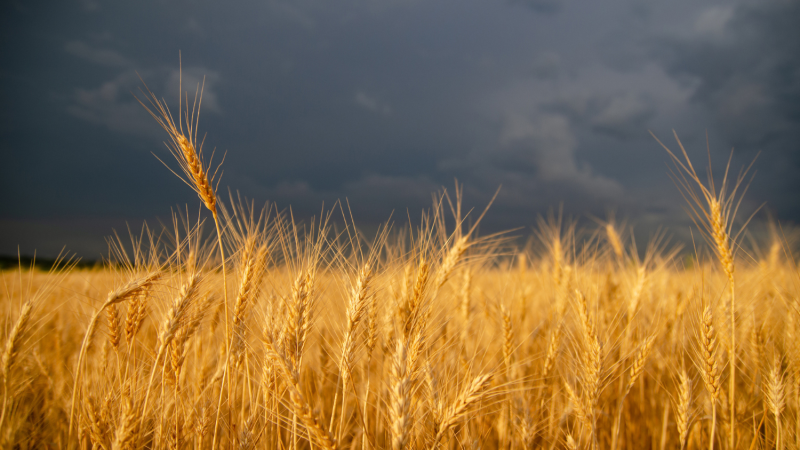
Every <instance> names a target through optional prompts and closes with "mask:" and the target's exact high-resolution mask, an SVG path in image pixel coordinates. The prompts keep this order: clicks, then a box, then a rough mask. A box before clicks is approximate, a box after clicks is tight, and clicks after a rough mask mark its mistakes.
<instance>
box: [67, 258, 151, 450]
mask: <svg viewBox="0 0 800 450" xmlns="http://www.w3.org/2000/svg"><path fill="white" fill-rule="evenodd" d="M160 277H161V272H159V271H153V272H149V273H147V274H145V275H144V276H141V277H139V278H136V279H133V280H131V281H129V282H128V283H126V284H124V285H123V286H121V287H119V288H117V289H114V290H113V291H111V292H109V293H108V297H107V298H106V301H105V303H103V305H102V306H101V307H100V308H99V309H98V310H97V311H96V312H95V313H94V315H93V316H92V319H91V320H90V321H89V326H88V327H87V328H86V334H85V335H84V336H83V342H82V343H81V351H80V353H79V354H78V362H77V365H76V368H75V383H74V385H73V387H72V406H70V412H69V436H68V441H69V440H71V439H72V425H73V419H74V415H75V402H76V400H77V398H78V383H79V382H80V379H81V368H82V363H83V358H84V357H85V356H86V351H87V349H88V348H89V343H90V342H91V341H92V337H94V332H95V330H96V328H97V320H98V319H99V318H100V314H102V313H103V311H105V309H106V308H108V307H109V306H112V305H116V304H117V303H120V302H122V301H124V300H125V299H127V298H128V297H130V296H133V295H136V294H138V293H140V292H142V291H144V290H145V289H147V287H148V286H150V285H151V284H153V282H155V281H156V280H157V279H158V278H160Z"/></svg>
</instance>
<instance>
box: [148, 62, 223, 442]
mask: <svg viewBox="0 0 800 450" xmlns="http://www.w3.org/2000/svg"><path fill="white" fill-rule="evenodd" d="M180 80H181V85H180V86H179V88H178V92H179V97H178V121H177V124H176V122H175V121H174V120H173V118H172V114H171V113H170V111H169V108H168V107H167V103H166V101H162V100H159V99H158V97H156V96H155V94H153V92H152V91H150V89H149V88H147V85H146V84H145V89H147V94H146V95H145V97H146V98H147V100H148V102H149V103H150V106H152V108H153V109H152V110H151V109H150V107H148V106H147V105H145V104H144V102H142V101H141V100H139V99H138V98H137V100H139V103H140V104H141V105H142V106H143V107H144V108H145V109H146V110H147V112H149V113H150V115H151V116H153V118H154V119H155V120H156V122H158V124H159V125H161V127H162V128H163V129H164V130H165V131H166V132H167V134H168V135H169V137H170V141H171V142H170V143H169V144H167V148H169V150H170V152H171V153H172V155H173V156H174V157H175V159H176V160H177V161H178V165H179V166H180V168H181V170H182V171H183V173H184V176H185V178H184V176H181V175H180V174H178V173H177V172H175V171H174V170H172V169H169V170H170V171H171V172H172V173H173V174H175V175H176V176H177V177H178V178H180V179H181V180H183V182H184V183H186V184H187V185H188V186H189V187H190V188H192V190H194V191H195V192H196V193H197V195H198V197H200V199H201V200H202V201H203V205H205V207H206V208H207V209H208V210H209V211H210V212H211V215H212V216H213V218H214V227H215V229H216V232H217V244H218V246H219V254H220V259H221V262H222V291H223V303H224V305H225V319H224V320H225V346H226V350H225V352H226V361H225V372H224V373H223V377H224V378H225V379H226V380H227V384H226V387H227V391H228V396H229V397H230V395H231V380H230V376H229V375H228V369H229V368H230V353H231V332H230V324H229V322H230V314H229V312H228V303H229V302H228V278H227V277H228V275H227V270H226V267H225V249H224V246H223V244H222V230H221V227H220V217H219V214H218V209H217V206H218V199H217V195H216V192H215V191H216V186H214V182H215V178H216V182H217V183H218V182H219V178H217V177H216V174H217V172H218V171H219V167H220V166H221V163H220V164H219V165H218V166H217V168H216V170H215V171H214V174H211V175H210V176H209V168H208V166H207V165H206V164H205V162H204V161H203V141H204V140H205V139H203V140H201V141H199V142H198V139H197V131H198V124H199V121H200V107H201V105H202V103H203V87H204V85H203V86H201V87H199V88H198V89H199V98H198V95H197V92H196V93H195V104H194V105H192V109H191V112H190V111H189V109H188V108H189V101H188V95H187V99H186V114H185V122H186V134H184V132H183V125H184V123H183V122H184V121H183V120H182V114H183V108H182V106H181V102H182V101H183V96H184V94H183V87H182V82H183V74H182V73H181V76H180ZM143 83H144V82H143ZM195 106H196V108H195ZM212 159H213V155H212ZM159 160H160V159H159ZM162 163H163V161H162ZM210 164H211V162H210V161H209V163H208V165H210ZM164 165H165V166H166V164H164ZM167 168H169V166H167ZM221 409H222V395H220V403H219V404H218V405H217V419H216V420H215V425H214V439H213V444H212V446H214V445H216V437H217V430H218V427H219V414H220V411H221ZM228 416H229V417H228V418H229V422H231V423H230V425H233V424H232V415H231V412H230V409H229V411H228Z"/></svg>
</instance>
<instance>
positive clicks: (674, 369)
mask: <svg viewBox="0 0 800 450" xmlns="http://www.w3.org/2000/svg"><path fill="white" fill-rule="evenodd" d="M145 99H146V100H144V102H145V103H143V104H146V105H148V110H150V111H151V113H152V114H153V116H154V117H155V118H156V119H157V120H158V122H159V123H160V124H161V125H162V126H163V127H164V128H165V129H166V130H167V132H168V133H169V137H170V144H169V146H170V147H171V149H172V151H173V154H174V156H175V157H176V158H177V160H178V162H179V165H180V167H181V169H182V171H183V173H184V175H185V181H186V182H187V184H189V185H190V186H191V187H192V188H193V189H194V190H195V191H196V192H197V194H198V195H199V197H200V199H201V201H202V203H203V205H204V206H205V208H206V209H207V210H208V212H209V213H210V214H211V217H210V219H211V221H209V223H204V221H203V218H202V217H203V214H199V213H197V212H195V213H194V214H192V213H189V212H184V213H182V214H177V215H175V217H174V223H173V225H172V226H171V227H168V228H167V229H165V230H163V231H161V230H159V231H157V232H152V231H150V230H148V229H147V228H145V229H144V230H143V231H142V232H141V233H133V234H132V236H131V237H130V238H126V239H122V240H119V239H115V240H113V241H111V244H112V245H111V246H110V248H111V250H110V255H109V263H108V264H107V265H106V267H105V268H104V269H94V270H86V269H81V270H78V269H75V268H72V267H71V266H70V264H69V263H68V262H62V264H61V265H60V267H57V268H56V269H54V270H53V271H51V272H49V273H44V272H40V271H36V270H25V269H24V268H23V269H20V270H16V271H7V272H2V273H0V277H1V278H2V285H3V288H4V289H3V290H2V294H1V295H2V300H1V301H0V308H1V309H0V317H2V321H3V324H4V329H3V333H4V334H3V341H4V344H3V347H2V351H3V356H2V360H1V361H0V364H1V365H2V369H1V370H2V376H3V378H2V381H3V386H2V388H3V393H2V395H3V397H2V413H0V440H1V442H2V445H3V446H4V448H24V449H26V448H31V449H32V448H53V449H56V448H58V449H62V448H72V449H74V448H81V449H90V448H92V449H100V448H102V449H141V448H159V449H160V448H170V449H181V448H183V449H203V448H238V449H254V448H264V449H299V448H307V449H334V448H353V449H373V448H378V449H390V448H391V449H394V450H400V449H404V448H407V449H423V448H428V449H440V448H441V449H445V448H447V449H459V448H468V449H479V448H499V449H512V448H514V449H517V448H520V449H521V448H525V449H533V448H537V449H538V448H542V449H554V448H555V449H584V448H588V449H607V448H609V449H640V448H658V449H664V448H680V449H684V448H691V449H706V448H709V449H712V450H713V449H714V448H718V449H734V448H741V449H751V448H776V449H783V448H795V449H797V448H800V339H798V334H799V333H800V292H799V290H800V276H799V274H798V268H797V265H796V263H795V262H794V259H793V256H792V255H791V252H790V251H789V246H788V245H787V244H786V241H785V239H783V237H782V234H781V233H780V232H779V231H776V232H774V233H773V240H772V242H771V243H768V244H767V245H766V246H764V248H758V247H752V248H751V247H748V248H747V249H745V248H743V247H742V239H741V236H742V235H740V234H738V229H733V223H734V217H735V215H736V208H737V206H738V203H737V202H738V201H739V198H740V197H741V187H742V182H743V178H742V177H740V178H737V179H736V180H734V181H732V180H730V179H729V177H728V175H727V173H726V174H725V176H724V180H722V183H721V185H720V183H719V180H717V183H716V184H715V182H714V180H713V178H712V179H710V180H709V181H705V179H704V178H703V179H701V178H700V177H699V176H698V175H697V173H696V172H695V169H694V167H693V166H692V164H691V162H690V159H689V157H688V155H687V153H686V152H685V151H683V147H682V146H680V142H679V141H678V144H679V147H680V149H681V150H682V151H681V152H674V153H673V152H671V151H669V150H668V151H669V153H668V155H671V157H672V158H673V161H674V162H675V172H674V175H675V179H676V181H677V184H678V186H679V188H681V189H682V190H683V193H684V194H685V195H686V197H687V199H688V200H689V201H690V211H691V212H693V213H694V214H695V217H694V219H695V220H696V223H697V224H698V226H699V227H700V228H701V231H703V232H704V235H705V237H706V238H707V242H708V244H710V245H709V246H708V247H707V250H706V249H705V248H706V247H703V246H702V245H701V244H700V242H698V244H697V245H698V248H697V250H696V254H697V255H699V258H695V259H693V260H692V261H693V262H692V263H688V264H686V263H682V262H681V263H679V259H678V258H677V256H676V255H677V254H678V250H677V249H673V248H672V247H670V246H669V245H668V244H667V242H666V240H665V239H664V238H663V236H656V237H655V238H654V239H653V240H652V242H651V243H650V244H649V245H648V246H647V250H646V251H645V252H643V253H642V254H643V255H644V256H643V257H641V256H640V252H638V251H637V248H636V245H635V243H634V242H633V241H632V239H630V237H629V235H630V230H628V229H626V228H625V227H624V226H620V225H619V224H616V223H614V222H613V221H611V222H608V223H603V224H602V225H601V226H600V227H599V228H598V229H597V230H594V231H592V230H590V231H589V232H578V231H576V229H575V226H574V224H573V223H570V222H568V221H562V220H561V217H560V216H559V215H551V216H549V217H548V218H547V219H542V220H540V223H539V224H538V227H537V236H538V239H537V240H536V241H535V242H532V243H530V245H528V246H527V247H524V248H519V247H514V246H513V245H512V243H513V241H511V240H509V239H507V237H506V235H502V234H501V235H493V236H481V235H479V234H478V229H477V224H478V223H480V219H481V217H482V216H481V215H480V214H476V212H474V211H471V212H467V211H462V210H461V192H460V189H459V187H458V186H456V189H455V191H454V192H453V193H452V194H447V193H444V192H443V193H441V194H439V195H438V196H436V197H435V199H434V202H433V206H432V208H431V209H430V210H429V211H427V212H426V213H425V214H424V215H423V219H422V220H421V222H420V223H417V224H410V225H407V226H405V227H398V226H394V227H393V226H392V225H391V224H389V223H387V224H386V225H385V226H384V227H382V228H381V229H380V230H379V231H378V232H377V233H376V234H375V235H374V236H365V235H363V234H361V233H359V232H358V231H357V229H356V227H355V224H354V223H353V220H352V218H351V216H350V213H349V209H348V208H347V207H341V206H339V205H337V206H336V207H334V208H333V209H331V210H330V211H323V212H322V213H321V215H320V217H318V218H316V219H315V220H312V221H310V222H309V221H307V222H305V223H299V222H298V221H296V220H295V219H294V218H293V217H292V215H291V213H290V212H289V211H284V212H279V211H277V210H276V209H275V208H274V207H273V206H271V205H267V206H265V207H264V208H261V207H260V206H259V207H257V206H255V205H254V204H253V203H251V202H248V201H245V200H241V199H239V198H238V197H236V198H234V197H232V196H231V197H230V198H229V199H228V200H226V201H224V202H223V199H222V198H221V197H220V196H219V195H218V194H219V193H218V192H217V187H216V181H215V176H214V173H215V172H213V171H212V170H211V168H210V167H209V164H210V163H209V164H207V163H206V162H205V161H204V158H203V152H202V141H200V142H198V139H197V123H198V122H197V113H198V112H199V103H200V100H199V99H198V101H197V102H196V103H195V105H194V106H193V107H192V108H191V109H189V108H188V107H187V106H186V105H188V101H186V99H183V101H182V103H181V105H180V106H179V109H178V111H179V113H178V117H177V120H173V117H172V116H171V113H170V111H169V109H167V106H166V103H164V102H163V101H159V100H158V99H157V98H156V97H155V96H153V95H152V94H150V93H149V91H148V94H147V96H146V97H145ZM184 102H185V103H184ZM184 128H185V129H186V131H184ZM745 172H746V171H745ZM212 221H213V223H211V222H212ZM209 232H211V234H209ZM698 240H699V238H698ZM703 255H710V256H709V257H705V256H703Z"/></svg>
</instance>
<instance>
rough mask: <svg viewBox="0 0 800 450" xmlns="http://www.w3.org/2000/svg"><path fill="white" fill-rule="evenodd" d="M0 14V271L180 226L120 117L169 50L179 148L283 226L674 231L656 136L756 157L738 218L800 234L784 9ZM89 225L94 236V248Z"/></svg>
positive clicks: (790, 7) (621, 6)
mask: <svg viewBox="0 0 800 450" xmlns="http://www.w3.org/2000/svg"><path fill="white" fill-rule="evenodd" d="M4 8H5V9H4V11H3V16H2V17H3V19H2V25H3V27H2V28H1V29H2V31H0V33H2V38H3V39H2V44H0V45H2V55H3V56H2V58H3V60H2V63H3V64H2V65H1V67H2V71H0V96H2V97H0V98H2V107H0V117H2V119H3V120H2V123H1V124H0V148H2V151H3V156H4V161H6V164H4V165H3V166H2V168H0V175H2V177H1V178H0V188H2V189H3V191H4V192H13V195H12V198H10V199H9V200H8V201H7V203H6V205H5V207H4V209H3V210H2V212H0V225H2V226H3V228H4V230H9V232H6V233H3V234H2V236H3V237H2V241H0V253H13V252H15V249H16V246H17V245H18V244H21V245H22V247H23V248H22V251H23V252H30V251H31V250H32V249H33V248H34V247H36V246H39V248H40V249H42V248H43V247H42V246H41V245H44V246H46V248H47V251H49V252H53V251H54V250H53V249H60V246H59V245H56V244H57V243H58V242H62V243H63V244H68V246H69V247H71V248H73V249H75V250H79V251H82V252H95V253H96V251H97V249H101V248H103V247H104V244H103V240H102V235H103V234H108V233H110V228H111V227H112V225H113V227H115V228H119V225H120V224H121V223H124V222H125V221H129V222H132V223H134V224H135V223H141V221H142V220H143V219H149V220H151V221H152V220H153V219H154V218H155V217H156V216H158V217H166V216H168V214H169V208H170V206H173V205H176V204H184V203H187V202H189V203H190V204H196V202H197V200H196V198H195V196H194V195H193V194H192V193H191V192H190V191H189V190H188V189H187V188H186V187H185V186H183V185H182V184H181V182H180V181H179V180H177V179H176V178H175V177H174V176H173V175H172V174H170V173H169V171H167V170H166V169H165V168H163V167H162V166H161V163H160V162H158V161H157V160H156V159H155V158H153V156H152V155H150V152H153V153H155V154H156V155H157V156H158V157H160V158H162V159H164V160H165V161H166V162H167V163H168V164H172V163H171V162H170V160H169V154H168V152H167V150H166V149H165V148H164V145H163V143H162V141H163V140H164V138H165V137H166V136H165V134H164V132H163V131H162V130H160V129H159V127H158V126H157V124H155V122H154V121H153V120H152V118H151V117H150V116H149V115H148V114H147V113H146V112H145V111H144V109H143V108H142V107H141V105H139V103H138V102H137V101H136V99H135V98H134V97H133V95H134V94H135V95H137V96H140V97H141V93H140V91H139V89H140V88H142V87H143V86H142V80H143V81H144V82H145V83H147V85H148V87H149V88H150V89H152V90H153V92H154V93H156V95H158V96H159V97H160V98H164V99H165V100H166V101H167V102H168V103H169V105H170V108H171V110H172V113H173V114H174V115H176V116H177V113H178V105H177V103H178V102H177V99H178V96H179V93H178V90H179V88H178V86H179V73H180V72H179V67H178V50H181V52H182V60H183V69H182V73H183V88H184V90H188V91H189V96H188V97H189V100H190V101H191V100H192V98H193V95H194V90H195V87H196V86H197V85H198V84H200V83H203V82H204V83H205V85H204V86H205V87H204V89H203V106H202V111H201V115H200V133H201V134H203V133H207V137H206V143H205V150H206V153H207V155H209V156H210V154H211V152H213V151H214V150H215V149H216V156H215V160H216V161H219V160H220V156H221V155H222V154H224V153H225V152H227V156H226V159H225V164H224V166H223V169H224V175H223V177H222V184H221V188H222V189H223V191H226V190H227V189H228V188H230V189H231V190H232V191H234V192H235V191H240V192H241V193H242V194H244V195H247V196H251V197H254V198H256V199H257V200H258V201H265V200H267V199H269V200H272V201H275V202H277V204H278V206H279V207H281V208H283V207H287V206H289V205H292V208H293V211H294V213H295V214H296V215H297V216H298V217H307V216H309V215H311V214H316V213H318V212H319V210H320V207H321V205H322V203H323V202H324V203H325V204H326V205H332V204H333V203H334V202H335V201H336V200H338V199H345V198H347V199H349V201H350V204H351V205H352V207H353V212H354V214H355V215H356V219H357V220H363V221H364V222H365V223H376V222H380V221H382V220H385V219H386V218H388V217H389V215H390V214H391V213H392V211H394V217H395V219H397V220H400V221H402V220H403V219H404V217H405V211H406V210H408V211H410V212H414V211H418V210H419V209H421V208H423V207H426V206H428V205H429V204H430V194H431V192H433V191H436V190H438V189H440V188H441V186H447V187H450V186H452V185H453V179H454V178H458V180H459V181H460V182H462V183H464V185H465V194H466V197H467V201H468V202H469V203H470V204H471V205H473V206H479V207H480V206H482V205H483V204H485V203H486V202H488V201H489V199H490V198H491V197H492V195H493V194H494V192H495V190H496V189H497V187H498V186H500V185H502V186H503V188H502V190H501V192H500V195H499V196H498V198H497V201H496V202H495V205H494V206H493V209H492V212H491V213H490V214H489V216H487V222H486V224H487V228H489V229H492V230H499V229H507V228H513V227H518V226H529V225H532V224H534V223H535V218H536V216H537V215H538V214H541V213H543V212H545V211H546V210H547V208H549V207H557V205H559V204H560V203H563V204H564V208H565V210H566V211H567V212H568V213H572V214H583V213H591V214H594V215H599V216H603V215H604V214H605V212H606V210H607V209H609V208H614V209H616V210H617V215H618V216H630V217H631V219H632V221H633V222H635V223H637V224H639V226H640V227H642V228H643V229H654V228H655V227H656V226H659V225H665V226H670V227H682V228H681V229H685V225H686V224H687V218H686V215H685V213H684V212H683V211H682V209H681V207H682V205H683V199H682V198H681V197H680V195H679V194H678V192H677V190H676V189H675V187H674V185H673V184H672V182H671V181H670V179H669V177H668V176H667V175H666V171H667V169H666V168H665V166H664V163H665V162H667V161H668V159H667V155H666V154H665V152H664V151H663V150H661V149H660V148H659V147H658V145H657V144H656V143H655V142H654V141H653V140H652V138H651V137H650V136H649V135H648V134H647V130H648V129H652V130H654V131H655V132H656V134H657V135H659V137H661V138H662V139H664V140H665V141H669V139H668V136H669V133H670V130H671V129H672V128H675V129H677V130H678V131H679V133H680V135H681V137H682V138H683V139H684V140H685V141H686V143H687V145H688V146H689V148H690V151H692V152H693V153H692V154H693V156H694V157H696V158H704V154H703V153H702V151H703V150H704V149H705V141H704V136H705V134H704V132H705V130H708V132H709V135H710V137H711V143H712V153H713V157H714V164H715V170H716V169H718V166H719V164H724V161H726V157H727V151H728V149H729V148H730V146H734V145H735V146H736V147H737V148H739V149H741V150H742V152H741V153H742V156H741V157H738V156H737V157H736V158H735V163H736V164H740V163H742V162H749V160H750V158H751V157H752V154H753V153H754V151H755V150H759V149H760V150H763V151H764V155H763V156H762V158H761V160H760V161H759V163H758V164H759V165H760V166H759V169H761V170H762V172H763V171H765V170H766V171H776V174H775V175H774V176H772V175H770V176H762V174H761V173H760V174H759V178H756V181H755V182H754V184H753V188H752V190H753V193H752V195H753V196H754V197H755V198H756V199H757V200H753V201H752V203H754V204H756V205H757V204H758V203H760V201H762V200H769V201H770V202H771V203H770V204H771V205H774V206H775V208H776V209H777V210H778V211H779V212H781V215H783V216H786V217H797V216H798V214H800V204H798V203H797V200H794V198H793V196H790V195H789V193H792V192H797V189H798V186H797V182H795V181H793V180H794V179H795V178H796V175H797V169H798V167H797V162H798V161H797V153H796V151H795V150H794V149H796V145H794V144H793V142H795V143H796V142H798V139H797V138H798V137H800V136H797V133H798V131H797V130H798V122H800V118H798V109H797V108H798V106H797V105H798V104H799V103H798V101H797V100H798V91H799V90H800V88H799V87H798V85H799V84H800V82H798V75H797V74H798V66H797V57H796V56H794V55H795V54H797V53H798V52H797V50H798V48H797V45H798V44H797V42H798V41H800V39H797V37H798V36H797V31H796V30H795V28H796V27H793V26H792V25H793V24H795V23H798V14H797V5H796V3H789V2H782V1H781V0H775V1H771V2H758V3H748V2H744V3H729V2H718V3H709V4H702V5H701V4H697V3H696V2H690V1H675V2H670V3H669V4H667V3H664V4H651V3H645V2H639V1H632V0H618V1H613V2H605V3H603V4H595V3H581V4H577V3H575V2H572V3H571V2H563V1H558V0H497V1H488V2H487V1H484V0H430V1H422V0H392V1H382V2H372V1H367V0H343V1H341V2H337V3H336V4H331V3H330V2H326V1H318V0H302V1H291V2H290V1H266V2H263V1H252V2H243V3H240V4H238V5H236V6H235V7H231V6H230V5H227V4H223V3H221V2H211V1H209V2H198V3H195V4H193V6H192V8H189V9H187V8H185V7H184V6H181V5H179V4H174V3H163V2H155V1H153V2H137V3H132V2H131V3H121V4H120V3H108V2H102V1H94V0H84V1H82V2H78V3H60V4H57V5H49V4H44V3H28V4H25V6H24V7H20V8H19V9H14V8H11V7H9V6H6V7H4ZM140 76H141V79H140ZM670 145H671V144H670ZM737 154H738V153H737ZM172 166H173V167H175V166H174V164H173V165H172ZM737 167H738V166H737ZM780 171H782V172H780ZM762 180H763V181H762ZM773 180H780V181H775V183H774V184H775V186H772V185H771V184H772V182H773ZM745 206H746V208H747V207H751V206H752V205H751V204H750V203H747V202H746V203H745ZM781 215H779V217H781ZM87 220H92V221H93V222H94V223H96V224H105V225H101V227H102V226H106V227H108V228H109V229H108V230H107V232H106V233H103V232H102V231H101V232H98V236H97V240H95V241H92V240H91V238H90V237H88V234H89V233H87V231H86V230H88V229H89V228H88V227H84V226H82V225H81V224H84V223H86V221H87ZM91 231H92V232H94V231H95V229H94V228H92V229H91ZM37 233H39V234H46V235H47V236H48V238H47V239H46V240H45V239H43V238H42V239H38V240H37V238H36V236H35V235H36V234H37ZM37 242H38V243H39V244H37ZM95 253H93V254H95Z"/></svg>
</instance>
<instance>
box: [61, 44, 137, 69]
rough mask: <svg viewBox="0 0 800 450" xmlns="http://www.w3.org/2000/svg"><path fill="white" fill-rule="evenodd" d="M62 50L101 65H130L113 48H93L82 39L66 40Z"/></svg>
mask: <svg viewBox="0 0 800 450" xmlns="http://www.w3.org/2000/svg"><path fill="white" fill-rule="evenodd" d="M64 50H66V51H67V53H69V54H72V55H75V56H77V57H78V58H81V59H83V60H85V61H89V62H92V63H95V64H99V65H101V66H111V67H128V66H131V65H132V64H131V62H130V61H128V59H127V58H125V57H124V56H122V55H120V54H119V53H117V52H115V51H113V50H107V49H98V48H93V47H90V46H89V45H87V44H86V43H84V42H82V41H70V42H67V44H66V45H65V46H64Z"/></svg>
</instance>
